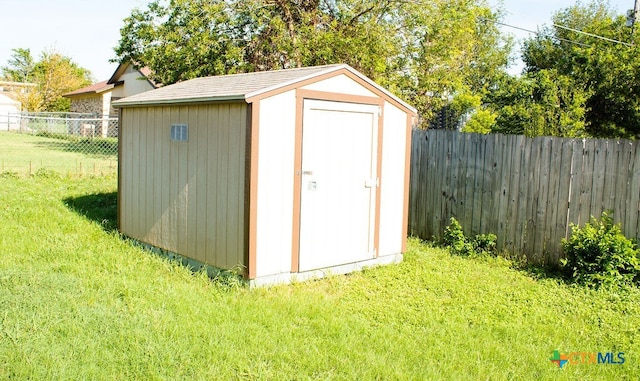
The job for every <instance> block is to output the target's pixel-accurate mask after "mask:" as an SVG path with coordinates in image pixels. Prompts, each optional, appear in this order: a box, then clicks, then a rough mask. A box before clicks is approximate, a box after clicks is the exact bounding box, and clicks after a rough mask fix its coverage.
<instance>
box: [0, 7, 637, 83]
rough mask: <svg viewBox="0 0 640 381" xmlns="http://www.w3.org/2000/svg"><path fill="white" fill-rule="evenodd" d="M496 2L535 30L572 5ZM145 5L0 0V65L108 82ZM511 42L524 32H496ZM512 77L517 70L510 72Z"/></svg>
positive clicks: (509, 19) (515, 21) (513, 20)
mask: <svg viewBox="0 0 640 381" xmlns="http://www.w3.org/2000/svg"><path fill="white" fill-rule="evenodd" d="M500 3H502V7H503V8H504V10H505V12H506V13H505V18H504V20H503V21H504V23H506V24H510V25H514V26H517V27H520V28H524V29H531V30H536V29H537V28H538V27H541V26H542V25H543V24H549V23H550V21H551V16H552V14H553V13H554V12H555V11H558V10H560V9H563V8H566V7H569V6H571V5H574V4H575V3H576V2H575V1H567V0H539V1H524V0H489V4H491V6H493V7H496V6H497V5H498V4H500ZM147 4H148V0H108V1H105V0H57V1H53V0H0V13H1V14H2V23H1V24H0V25H1V27H0V28H1V29H0V30H1V32H0V66H6V65H7V63H8V60H9V59H10V58H11V55H12V51H11V49H15V48H23V49H30V50H31V55H32V56H33V57H34V59H36V60H38V59H39V57H40V55H41V54H42V52H43V51H56V52H58V53H61V54H63V55H65V56H67V57H70V58H71V59H72V60H73V61H74V62H75V63H76V64H78V65H79V66H81V67H83V68H85V69H89V70H90V71H91V72H92V73H93V76H94V79H95V80H96V81H103V80H106V79H109V78H110V77H111V75H112V74H113V72H114V71H115V69H116V67H117V64H115V63H111V62H109V60H111V59H113V58H114V57H115V53H114V48H115V46H116V45H117V44H118V40H119V39H120V28H121V27H122V26H123V19H124V18H125V17H127V16H129V15H130V14H131V11H132V10H133V9H134V8H141V9H145V8H146V5H147ZM610 4H611V5H612V7H613V8H614V9H616V10H617V11H618V13H625V12H626V10H627V9H631V8H633V5H634V0H610ZM502 29H503V31H504V32H506V33H511V34H513V35H514V37H516V38H517V39H521V38H523V37H528V33H526V32H522V31H518V30H517V29H512V28H507V27H503V28H502ZM511 71H512V72H513V73H514V74H515V72H516V71H518V65H516V67H515V68H512V70H511Z"/></svg>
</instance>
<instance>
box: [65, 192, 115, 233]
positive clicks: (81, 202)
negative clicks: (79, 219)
mask: <svg viewBox="0 0 640 381" xmlns="http://www.w3.org/2000/svg"><path fill="white" fill-rule="evenodd" d="M63 201H64V203H65V205H66V206H67V207H68V208H69V209H71V210H73V211H74V212H76V213H78V214H80V215H83V216H85V217H86V218H88V219H89V220H91V221H95V222H97V223H98V224H100V226H102V228H103V229H104V230H105V231H107V232H109V233H111V232H115V231H116V230H117V228H118V227H117V215H118V212H117V210H118V209H117V203H118V192H110V193H97V194H88V195H85V196H79V197H69V198H66V199H64V200H63Z"/></svg>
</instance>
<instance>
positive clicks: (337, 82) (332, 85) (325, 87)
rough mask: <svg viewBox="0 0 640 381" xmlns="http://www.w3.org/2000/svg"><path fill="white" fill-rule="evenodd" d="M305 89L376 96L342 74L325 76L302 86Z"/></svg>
mask: <svg viewBox="0 0 640 381" xmlns="http://www.w3.org/2000/svg"><path fill="white" fill-rule="evenodd" d="M303 89H305V90H315V91H325V92H331V93H341V94H350V95H360V96H365V97H377V95H376V94H375V93H373V92H371V91H370V90H368V89H367V88H366V87H364V86H362V85H361V84H359V83H357V82H355V81H354V80H352V79H351V78H349V77H347V76H346V75H344V74H340V75H337V76H335V77H331V78H327V79H325V80H322V81H318V82H315V83H312V84H310V85H307V86H304V87H303Z"/></svg>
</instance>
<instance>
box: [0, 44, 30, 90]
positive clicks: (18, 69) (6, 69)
mask: <svg viewBox="0 0 640 381" xmlns="http://www.w3.org/2000/svg"><path fill="white" fill-rule="evenodd" d="M11 51H12V52H13V54H12V56H11V58H10V59H9V62H8V66H3V67H2V76H3V78H4V79H5V80H7V81H11V82H21V83H28V82H31V80H32V77H33V70H34V68H35V63H34V62H33V57H32V56H31V50H29V49H20V48H18V49H11Z"/></svg>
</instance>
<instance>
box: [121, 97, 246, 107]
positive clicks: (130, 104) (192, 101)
mask: <svg viewBox="0 0 640 381" xmlns="http://www.w3.org/2000/svg"><path fill="white" fill-rule="evenodd" d="M124 99H127V98H124ZM244 100H245V99H244V96H242V95H232V96H224V97H200V98H176V99H162V100H146V101H129V102H127V103H119V102H120V101H116V102H114V104H113V106H114V107H120V108H125V107H139V106H167V105H176V104H177V105H185V104H199V103H213V102H226V101H244Z"/></svg>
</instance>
